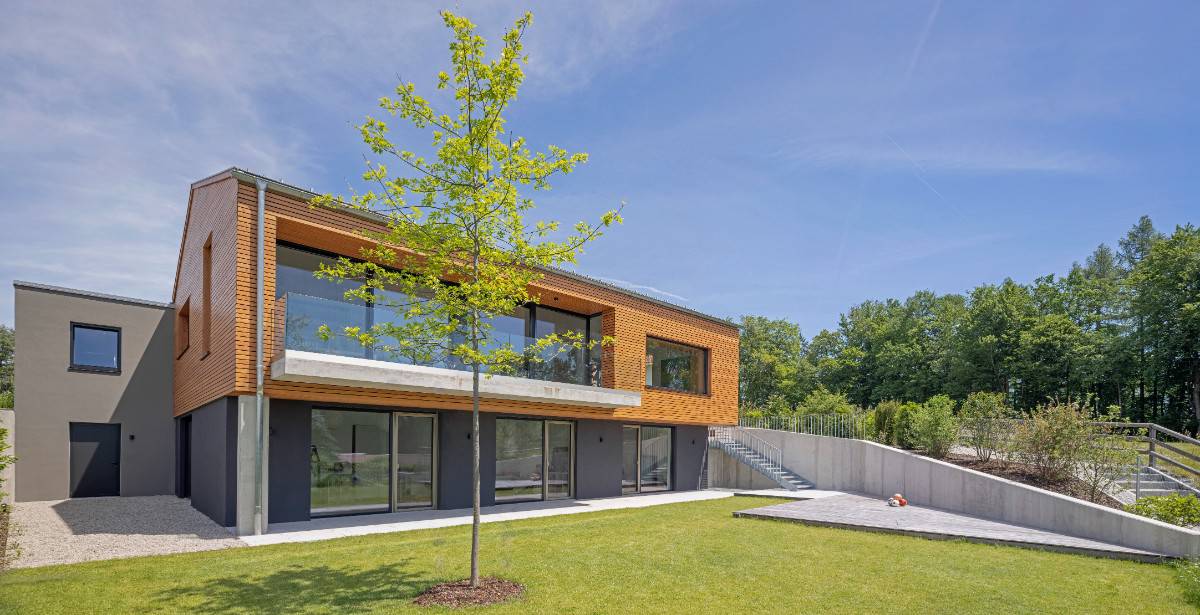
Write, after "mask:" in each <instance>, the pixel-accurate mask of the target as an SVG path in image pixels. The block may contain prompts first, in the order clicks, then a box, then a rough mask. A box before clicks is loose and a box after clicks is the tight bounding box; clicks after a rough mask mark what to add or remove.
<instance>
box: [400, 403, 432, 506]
mask: <svg viewBox="0 0 1200 615" xmlns="http://www.w3.org/2000/svg"><path fill="white" fill-rule="evenodd" d="M394 433H395V434H396V439H395V445H394V446H393V447H392V451H393V453H392V457H393V459H394V461H395V464H396V472H395V477H396V480H395V492H396V496H395V507H396V509H397V510H400V509H405V508H432V507H433V504H434V502H436V501H437V492H436V491H435V485H436V483H435V481H434V477H435V476H437V466H436V463H437V441H436V440H435V439H434V438H435V436H436V434H437V417H436V416H435V415H432V414H405V413H399V412H398V413H396V414H395V430H394Z"/></svg>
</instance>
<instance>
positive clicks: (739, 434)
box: [708, 427, 783, 480]
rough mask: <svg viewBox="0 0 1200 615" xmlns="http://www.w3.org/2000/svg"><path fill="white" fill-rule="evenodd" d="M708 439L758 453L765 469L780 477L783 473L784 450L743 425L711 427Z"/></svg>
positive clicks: (772, 475) (777, 477)
mask: <svg viewBox="0 0 1200 615" xmlns="http://www.w3.org/2000/svg"><path fill="white" fill-rule="evenodd" d="M708 439H709V440H710V441H716V442H719V443H721V444H725V445H730V444H734V445H738V446H742V447H744V448H746V449H748V450H750V451H753V452H754V453H756V454H757V455H758V456H759V457H761V458H762V464H763V465H765V466H766V467H764V468H761V469H762V470H763V471H765V472H768V473H769V474H771V477H772V478H775V479H777V480H778V479H779V478H780V475H781V474H782V473H783V451H781V450H779V447H778V446H775V445H774V444H771V443H770V442H767V441H766V440H763V439H762V438H759V437H758V436H756V435H754V434H752V433H750V432H748V431H746V430H745V429H744V428H742V427H709V428H708Z"/></svg>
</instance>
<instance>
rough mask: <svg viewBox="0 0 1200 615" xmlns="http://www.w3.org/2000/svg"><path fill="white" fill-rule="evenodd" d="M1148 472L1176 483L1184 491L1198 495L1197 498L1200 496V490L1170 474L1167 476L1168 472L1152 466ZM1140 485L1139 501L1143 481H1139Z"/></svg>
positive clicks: (1147, 467) (1148, 467)
mask: <svg viewBox="0 0 1200 615" xmlns="http://www.w3.org/2000/svg"><path fill="white" fill-rule="evenodd" d="M1146 470H1147V471H1149V472H1152V473H1154V474H1156V475H1158V476H1161V477H1163V478H1165V479H1167V480H1169V481H1171V482H1173V483H1175V484H1176V485H1179V487H1181V488H1183V489H1186V490H1188V491H1191V492H1192V493H1194V494H1196V495H1197V496H1200V489H1197V488H1196V487H1194V486H1192V485H1189V484H1187V483H1185V482H1183V481H1181V480H1179V479H1178V478H1175V477H1174V476H1171V475H1170V474H1167V473H1166V472H1163V471H1162V470H1160V469H1158V468H1155V467H1151V466H1146ZM1138 483H1139V484H1138V491H1139V493H1138V499H1140V496H1141V493H1140V491H1141V481H1140V480H1139V481H1138Z"/></svg>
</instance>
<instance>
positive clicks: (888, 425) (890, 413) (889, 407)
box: [867, 400, 901, 446]
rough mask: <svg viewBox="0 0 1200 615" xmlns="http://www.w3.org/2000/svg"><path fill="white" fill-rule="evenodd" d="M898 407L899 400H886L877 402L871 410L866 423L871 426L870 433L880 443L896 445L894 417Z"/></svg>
mask: <svg viewBox="0 0 1200 615" xmlns="http://www.w3.org/2000/svg"><path fill="white" fill-rule="evenodd" d="M900 407H901V406H900V402H898V401H892V400H887V401H881V402H879V404H878V405H877V406H875V409H874V410H872V411H871V413H870V415H869V417H870V421H869V422H868V423H867V424H868V425H870V426H871V435H872V436H874V438H875V439H876V440H877V441H879V442H880V443H882V444H888V445H891V446H895V445H896V419H897V418H898V416H899V414H900Z"/></svg>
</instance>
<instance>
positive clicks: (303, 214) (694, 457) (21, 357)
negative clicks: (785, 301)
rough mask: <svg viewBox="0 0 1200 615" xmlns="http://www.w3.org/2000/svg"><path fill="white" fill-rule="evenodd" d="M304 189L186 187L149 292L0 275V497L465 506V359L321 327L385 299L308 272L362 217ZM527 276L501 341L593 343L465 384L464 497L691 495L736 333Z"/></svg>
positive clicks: (634, 298)
mask: <svg viewBox="0 0 1200 615" xmlns="http://www.w3.org/2000/svg"><path fill="white" fill-rule="evenodd" d="M312 196H314V195H313V194H312V193H310V192H308V191H306V190H302V189H299V188H296V187H294V186H290V185H287V184H284V183H282V182H278V181H274V180H271V179H268V178H265V177H262V176H260V175H256V174H253V173H249V172H246V171H242V170H239V169H230V170H227V171H224V172H222V173H218V174H217V175H214V176H212V177H209V178H206V179H203V180H201V181H198V182H196V183H195V184H193V185H192V187H191V193H190V198H189V203H188V212H187V217H186V221H185V224H184V229H183V238H182V241H181V245H180V250H179V259H178V266H177V269H176V274H175V285H174V292H173V294H172V297H171V300H170V302H169V303H153V302H145V301H138V300H132V299H126V298H120V297H112V296H108V295H101V294H95V293H87V292H81V291H74V290H69V289H62V288H55V287H50V286H45V285H38V284H29V283H23V282H17V283H15V286H16V332H17V352H16V357H17V366H16V381H17V386H16V395H17V397H16V415H17V422H16V430H15V432H16V453H17V455H18V456H19V458H20V462H19V463H18V465H17V482H16V489H15V495H16V497H17V499H18V500H21V501H26V500H45V499H61V498H67V497H85V496H98V495H144V494H167V493H174V494H176V495H178V496H180V497H189V498H191V502H192V505H193V506H195V507H196V508H197V509H199V510H200V511H202V512H204V513H205V514H207V515H208V516H210V517H211V518H213V519H214V520H216V521H217V522H219V523H221V524H223V525H225V526H230V527H235V528H236V530H237V531H238V532H239V533H253V532H255V531H262V530H263V529H264V528H265V526H266V525H267V524H269V523H279V522H289V521H299V520H307V519H310V518H313V517H318V516H327V515H348V514H363V513H373V512H388V511H402V510H408V509H423V508H424V509H428V508H439V509H454V508H464V507H469V506H470V505H471V450H472V442H471V440H470V436H471V413H470V409H471V398H470V393H471V378H470V374H469V372H465V371H463V370H461V369H456V367H457V366H455V365H451V364H445V363H443V364H437V365H421V364H414V363H413V361H411V360H408V359H406V358H404V357H398V356H392V355H386V356H384V355H381V354H380V353H376V352H373V351H371V350H370V349H367V348H364V347H362V346H360V345H359V344H357V343H355V342H352V341H347V340H345V339H342V338H331V339H321V337H320V336H319V335H318V334H317V328H318V327H319V326H320V325H322V324H325V325H329V326H330V327H331V328H333V329H334V330H340V329H341V328H342V327H344V326H347V325H360V326H370V324H371V323H372V322H378V321H380V320H381V319H385V318H396V315H395V314H389V313H387V310H386V309H385V308H384V307H383V306H382V305H367V304H364V303H361V302H349V301H347V300H346V299H345V298H344V295H343V293H344V291H345V290H346V288H345V287H343V286H339V285H337V284H335V283H333V282H329V281H324V280H319V279H317V278H315V277H314V276H313V271H315V270H316V269H317V268H318V267H319V266H320V264H321V263H322V262H329V260H330V259H333V258H336V257H337V256H347V257H351V258H354V257H357V256H358V255H359V254H360V249H361V248H363V247H365V246H367V245H368V243H367V241H366V240H364V239H363V237H362V235H361V234H360V232H361V231H363V230H373V229H374V230H378V229H381V228H382V226H381V222H380V220H379V219H377V218H374V217H371V216H366V215H362V214H359V213H354V212H349V211H333V210H328V209H314V208H312V207H310V206H309V204H308V200H309V199H310V198H311V197H312ZM533 291H534V294H535V295H536V296H537V297H539V300H538V302H537V303H536V304H531V305H528V306H523V307H521V308H520V309H518V310H517V311H516V312H515V313H513V314H510V315H507V316H505V317H503V318H498V319H496V321H495V322H494V327H495V328H494V333H495V334H496V335H497V336H500V337H502V338H503V340H504V341H508V342H511V343H512V344H513V345H514V347H518V348H519V347H521V346H522V345H523V344H525V343H526V341H527V340H529V339H531V338H536V337H539V336H542V335H546V334H548V333H553V332H560V333H561V332H564V331H576V332H579V333H581V334H582V335H583V336H585V338H587V339H598V338H600V337H601V336H605V335H607V336H612V337H614V338H615V340H616V343H615V344H614V345H612V346H606V347H604V348H603V349H602V350H601V349H599V348H597V349H596V350H594V351H575V352H568V353H560V354H557V355H554V356H553V357H549V358H548V359H547V360H546V361H544V362H531V363H529V364H528V365H527V366H525V368H524V369H522V370H520V372H519V373H518V374H516V375H510V376H492V377H490V378H486V379H484V380H483V381H482V384H481V388H482V397H483V401H482V406H481V407H482V414H481V434H480V437H481V440H480V446H481V450H482V457H481V475H482V477H481V480H482V487H481V489H482V500H483V504H484V505H485V506H490V505H494V504H497V503H505V502H514V501H523V500H543V499H545V500H550V499H559V498H563V499H570V498H579V499H584V498H598V497H608V496H619V495H622V494H634V493H645V492H655V491H664V490H687V489H697V488H699V487H700V482H701V477H702V475H703V467H704V463H705V455H706V451H707V431H706V427H707V426H709V425H733V424H736V423H737V386H738V332H737V329H736V328H735V326H733V325H732V324H730V323H728V322H726V321H724V320H722V319H719V318H715V317H712V316H707V315H704V314H700V313H697V312H695V311H692V310H689V309H686V308H682V307H679V306H676V305H672V304H669V303H666V302H663V301H660V300H658V299H655V298H652V297H648V296H644V295H641V294H638V293H634V292H631V291H629V290H625V289H622V288H619V287H616V286H612V285H609V284H605V283H602V282H599V281H597V280H593V279H590V278H587V277H584V276H580V275H577V274H574V273H570V272H566V271H561V270H556V269H555V270H547V271H546V272H545V277H544V278H543V279H542V280H541V281H540V282H539V283H538V287H537V288H535V289H533ZM260 425H261V426H262V427H263V429H262V430H261V432H260V428H259V426H260ZM260 433H261V437H260ZM256 513H257V517H256Z"/></svg>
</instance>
